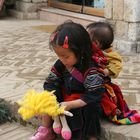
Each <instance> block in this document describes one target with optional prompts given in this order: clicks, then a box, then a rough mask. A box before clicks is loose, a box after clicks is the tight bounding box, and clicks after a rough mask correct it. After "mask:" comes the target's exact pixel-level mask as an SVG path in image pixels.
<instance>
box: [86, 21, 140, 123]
mask: <svg viewBox="0 0 140 140" xmlns="http://www.w3.org/2000/svg"><path fill="white" fill-rule="evenodd" d="M87 31H88V33H89V35H90V38H91V41H92V44H93V45H92V47H93V49H94V56H93V59H94V60H95V61H96V62H98V65H99V66H100V67H101V71H102V72H103V73H104V74H105V75H106V78H105V81H106V82H105V84H104V87H105V88H106V89H107V90H106V92H105V94H104V95H103V96H102V101H101V105H102V108H103V110H104V114H105V116H107V117H108V118H109V119H110V120H111V121H113V122H114V123H117V124H134V123H138V122H140V115H139V114H138V113H137V111H136V110H130V109H129V108H128V106H127V104H126V102H125V100H124V98H123V95H122V92H121V89H120V88H119V86H118V85H116V84H114V83H112V82H111V78H116V77H117V76H118V75H119V73H120V71H121V70H122V59H121V56H120V55H119V54H118V53H117V52H115V51H113V49H112V45H111V44H112V42H113V40H114V33H113V29H112V27H111V26H110V24H109V23H106V22H95V23H91V24H89V25H88V26H87Z"/></svg>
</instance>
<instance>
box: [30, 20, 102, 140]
mask: <svg viewBox="0 0 140 140" xmlns="http://www.w3.org/2000/svg"><path fill="white" fill-rule="evenodd" d="M50 44H51V46H52V47H53V50H54V52H55V53H56V54H57V56H58V60H57V61H56V62H55V64H54V66H53V67H52V69H51V72H50V74H49V76H48V77H47V79H46V81H45V83H44V89H45V90H49V91H52V90H55V95H56V97H57V100H58V102H60V105H64V106H65V110H68V111H70V112H71V113H73V117H66V119H67V122H68V125H69V127H70V129H71V131H72V140H97V139H98V138H99V137H100V122H99V117H98V113H99V112H100V113H102V110H101V108H100V102H101V99H102V94H103V93H104V91H105V88H104V87H103V84H104V79H103V77H104V75H103V74H102V73H100V72H99V71H97V69H96V68H97V64H96V63H95V62H94V60H93V59H92V54H93V51H92V48H91V46H92V44H91V41H90V37H89V35H88V33H87V31H86V30H85V29H84V27H83V26H82V25H80V24H77V23H74V22H70V21H69V22H65V23H63V24H62V25H60V26H58V27H57V29H56V30H55V31H54V32H53V33H52V35H51V38H50ZM42 121H43V124H42V126H40V127H39V129H38V131H37V133H36V134H35V135H34V136H33V137H32V138H31V139H30V140H53V139H54V138H55V135H54V133H53V131H52V119H51V117H50V116H43V117H42Z"/></svg>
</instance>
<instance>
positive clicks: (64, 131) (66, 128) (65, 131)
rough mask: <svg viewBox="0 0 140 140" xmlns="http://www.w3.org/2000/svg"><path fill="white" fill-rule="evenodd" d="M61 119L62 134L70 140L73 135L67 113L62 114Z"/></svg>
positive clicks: (66, 139)
mask: <svg viewBox="0 0 140 140" xmlns="http://www.w3.org/2000/svg"><path fill="white" fill-rule="evenodd" d="M60 120H61V124H62V130H61V135H62V137H63V138H64V139H65V140H70V139H71V136H72V132H71V130H70V128H69V126H68V124H67V120H66V117H65V115H61V116H60Z"/></svg>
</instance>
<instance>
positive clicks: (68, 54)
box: [53, 46, 77, 69]
mask: <svg viewBox="0 0 140 140" xmlns="http://www.w3.org/2000/svg"><path fill="white" fill-rule="evenodd" d="M53 49H54V51H55V53H56V54H57V56H58V58H59V59H60V61H61V62H62V63H63V64H64V65H65V66H66V68H67V69H71V68H72V67H73V65H75V64H76V63H77V58H76V56H75V54H74V53H73V52H72V51H71V50H70V49H69V48H63V47H62V46H55V47H54V48H53Z"/></svg>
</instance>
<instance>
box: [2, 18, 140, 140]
mask: <svg viewBox="0 0 140 140" xmlns="http://www.w3.org/2000/svg"><path fill="white" fill-rule="evenodd" d="M46 24H48V25H50V24H52V23H49V22H45V21H36V20H32V21H30V20H29V21H23V20H15V19H9V18H8V19H1V20H0V97H1V98H5V99H7V100H12V101H13V102H14V101H17V100H18V99H20V98H21V97H22V96H23V95H24V94H25V92H26V91H27V89H31V88H33V89H36V90H38V91H41V90H42V84H43V82H44V79H45V77H46V76H47V74H48V71H49V69H50V67H51V66H52V64H53V62H54V61H55V59H56V56H55V54H54V53H53V52H52V51H51V50H50V49H49V45H48V39H49V33H47V32H42V31H39V30H35V29H33V28H32V26H38V25H46ZM52 56H53V57H52ZM123 60H124V68H123V71H122V73H121V74H120V76H119V78H118V79H117V80H115V81H117V82H118V83H119V84H120V85H121V88H122V89H123V93H124V95H125V98H126V99H127V101H128V103H129V104H130V105H133V107H134V108H137V109H139V108H140V107H139V104H140V54H137V55H136V54H135V55H129V56H123ZM110 128H111V127H110ZM137 128H140V126H139V125H138V126H137ZM135 129H136V128H135ZM117 131H118V129H117ZM120 131H121V128H120ZM20 132H21V134H23V135H21V137H20V135H16V134H18V133H20ZM22 132H23V133H22ZM24 133H25V135H24ZM32 133H33V131H32V129H29V130H28V128H27V129H25V128H24V127H21V126H18V125H17V124H5V125H1V126H0V139H1V140H8V139H10V140H11V139H13V140H19V139H20V140H21V139H25V140H26V139H27V137H28V136H29V135H30V134H32ZM11 135H12V136H13V135H15V136H14V137H13V138H11V137H12V136H11ZM138 137H139V138H140V136H138ZM112 140H115V139H114V138H113V139H112Z"/></svg>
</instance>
